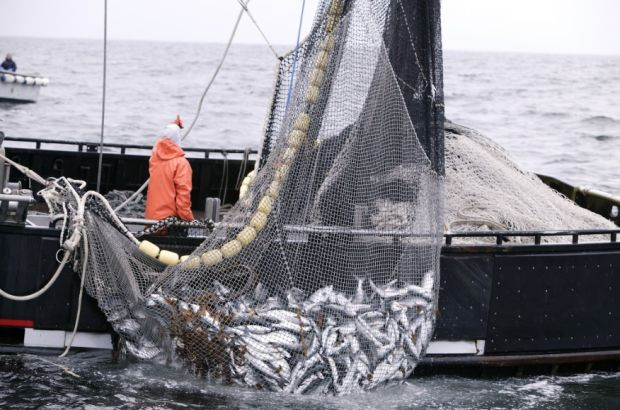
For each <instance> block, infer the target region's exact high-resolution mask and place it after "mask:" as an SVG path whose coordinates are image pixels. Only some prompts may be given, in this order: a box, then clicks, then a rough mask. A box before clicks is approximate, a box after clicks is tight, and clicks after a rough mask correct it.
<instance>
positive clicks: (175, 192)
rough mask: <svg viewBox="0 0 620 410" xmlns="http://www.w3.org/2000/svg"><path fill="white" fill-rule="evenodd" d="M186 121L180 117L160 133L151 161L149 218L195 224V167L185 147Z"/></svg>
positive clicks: (147, 212)
mask: <svg viewBox="0 0 620 410" xmlns="http://www.w3.org/2000/svg"><path fill="white" fill-rule="evenodd" d="M182 128H183V122H182V121H181V118H180V117H179V116H178V115H177V118H176V120H175V121H174V122H173V123H171V124H168V125H167V126H166V128H164V129H163V131H162V132H161V133H160V135H159V136H160V138H159V139H158V140H157V142H156V143H155V146H154V147H153V153H152V154H151V158H150V159H149V175H150V178H151V179H150V182H149V189H148V191H147V194H146V211H145V215H144V216H145V218H146V219H157V220H159V219H164V218H167V217H169V216H176V217H177V218H180V219H184V220H187V221H191V220H193V219H194V215H193V214H192V201H191V196H190V194H191V192H192V167H191V166H190V164H189V161H188V160H187V158H185V152H184V151H183V148H181V145H180V143H181V129H182Z"/></svg>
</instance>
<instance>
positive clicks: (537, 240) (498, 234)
mask: <svg viewBox="0 0 620 410" xmlns="http://www.w3.org/2000/svg"><path fill="white" fill-rule="evenodd" d="M618 234H620V229H579V230H574V229H573V230H558V231H485V232H455V233H446V234H444V238H445V244H446V246H450V245H452V240H453V239H455V238H495V244H496V245H502V244H504V242H505V241H506V239H507V238H509V237H530V238H533V239H534V244H535V245H540V244H541V243H542V238H544V237H550V236H555V237H557V236H567V237H571V239H572V243H573V244H578V243H579V238H580V237H582V236H592V235H601V236H607V235H608V236H609V241H610V242H617V238H618Z"/></svg>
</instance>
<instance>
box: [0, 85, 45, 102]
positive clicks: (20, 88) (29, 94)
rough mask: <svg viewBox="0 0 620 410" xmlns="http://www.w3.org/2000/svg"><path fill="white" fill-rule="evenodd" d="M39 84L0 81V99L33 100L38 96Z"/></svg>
mask: <svg viewBox="0 0 620 410" xmlns="http://www.w3.org/2000/svg"><path fill="white" fill-rule="evenodd" d="M40 89H41V86H40V85H27V84H25V83H23V84H18V83H16V82H14V83H7V82H4V81H0V99H6V100H13V101H20V102H35V101H37V98H39V90H40Z"/></svg>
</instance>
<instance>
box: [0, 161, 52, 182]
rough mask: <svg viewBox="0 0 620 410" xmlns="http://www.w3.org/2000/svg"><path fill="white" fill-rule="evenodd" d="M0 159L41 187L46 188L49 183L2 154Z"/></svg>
mask: <svg viewBox="0 0 620 410" xmlns="http://www.w3.org/2000/svg"><path fill="white" fill-rule="evenodd" d="M0 158H2V159H3V160H5V161H6V162H8V163H9V164H11V165H12V166H13V167H15V168H16V169H17V170H18V171H19V172H21V173H22V174H24V175H26V176H27V177H28V178H30V179H32V180H34V181H37V182H38V183H39V184H41V185H43V186H47V185H48V183H49V181H47V180H45V179H44V178H43V177H42V176H41V175H39V174H37V173H36V172H34V171H33V170H31V169H30V168H28V167H25V166H23V165H21V164H18V163H17V162H15V161H13V160H12V159H10V158H8V157H6V156H5V155H3V154H0Z"/></svg>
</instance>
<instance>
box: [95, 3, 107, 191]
mask: <svg viewBox="0 0 620 410" xmlns="http://www.w3.org/2000/svg"><path fill="white" fill-rule="evenodd" d="M107 63H108V0H104V1H103V90H102V94H103V95H102V100H101V138H100V140H99V165H98V166H97V192H99V190H100V189H101V170H102V167H103V129H104V124H105V90H106V84H105V82H106V81H105V80H106V67H107V65H108V64H107Z"/></svg>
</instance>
